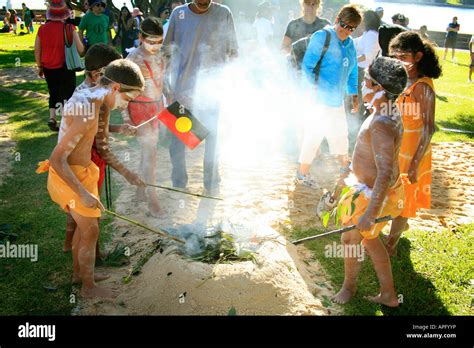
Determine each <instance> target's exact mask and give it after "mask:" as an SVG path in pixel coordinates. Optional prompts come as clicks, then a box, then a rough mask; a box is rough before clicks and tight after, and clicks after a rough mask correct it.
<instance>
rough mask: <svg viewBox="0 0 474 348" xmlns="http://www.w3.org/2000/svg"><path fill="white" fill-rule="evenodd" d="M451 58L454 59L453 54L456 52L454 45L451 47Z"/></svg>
mask: <svg viewBox="0 0 474 348" xmlns="http://www.w3.org/2000/svg"><path fill="white" fill-rule="evenodd" d="M451 50H452V51H451V59H452V60H453V61H454V54H455V53H456V48H455V46H453V48H452V49H451Z"/></svg>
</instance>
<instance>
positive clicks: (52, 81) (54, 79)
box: [43, 69, 62, 130]
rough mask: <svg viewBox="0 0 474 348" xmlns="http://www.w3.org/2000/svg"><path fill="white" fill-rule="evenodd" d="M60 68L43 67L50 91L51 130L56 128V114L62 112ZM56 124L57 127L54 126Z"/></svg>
mask: <svg viewBox="0 0 474 348" xmlns="http://www.w3.org/2000/svg"><path fill="white" fill-rule="evenodd" d="M58 70H60V69H43V71H44V78H45V80H46V84H47V86H48V91H49V120H50V122H49V123H48V125H49V126H50V128H51V130H56V128H57V125H56V122H57V121H56V115H57V114H58V113H59V112H60V108H61V105H62V100H61V94H62V92H61V80H62V79H61V76H60V73H58ZM55 125H56V127H54V126H55Z"/></svg>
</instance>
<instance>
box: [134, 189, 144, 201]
mask: <svg viewBox="0 0 474 348" xmlns="http://www.w3.org/2000/svg"><path fill="white" fill-rule="evenodd" d="M135 199H136V200H137V202H146V188H144V187H138V188H137V193H136V195H135Z"/></svg>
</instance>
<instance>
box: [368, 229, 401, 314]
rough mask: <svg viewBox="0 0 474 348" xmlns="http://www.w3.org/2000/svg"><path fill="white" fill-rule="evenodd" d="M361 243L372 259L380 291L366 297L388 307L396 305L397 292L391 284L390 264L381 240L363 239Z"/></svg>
mask: <svg viewBox="0 0 474 348" xmlns="http://www.w3.org/2000/svg"><path fill="white" fill-rule="evenodd" d="M363 244H364V246H365V248H366V250H367V252H368V254H369V256H370V258H371V259H372V263H373V265H374V269H375V273H377V278H378V279H379V283H380V293H379V294H378V295H377V296H369V297H367V299H368V300H369V301H372V302H375V303H380V304H383V305H385V306H388V307H398V298H397V293H396V292H395V287H394V285H393V276H392V265H391V263H390V258H389V257H388V254H387V251H386V250H385V248H384V245H383V243H382V241H381V240H380V239H379V238H375V239H364V241H363Z"/></svg>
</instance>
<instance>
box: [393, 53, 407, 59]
mask: <svg viewBox="0 0 474 348" xmlns="http://www.w3.org/2000/svg"><path fill="white" fill-rule="evenodd" d="M410 56H412V54H410V53H392V54H390V55H389V57H390V58H394V59H398V60H404V59H406V58H408V57H410Z"/></svg>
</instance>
